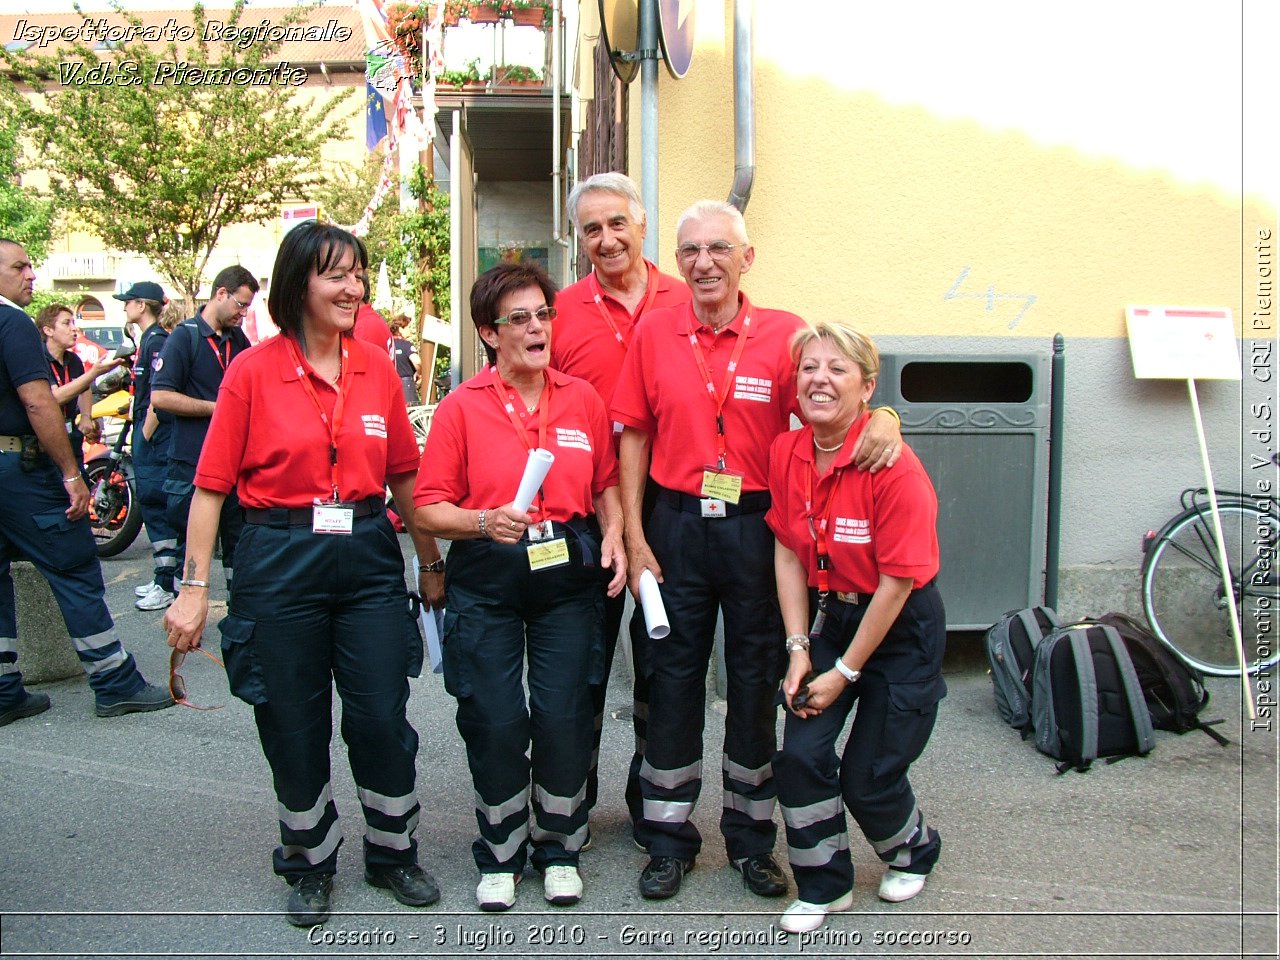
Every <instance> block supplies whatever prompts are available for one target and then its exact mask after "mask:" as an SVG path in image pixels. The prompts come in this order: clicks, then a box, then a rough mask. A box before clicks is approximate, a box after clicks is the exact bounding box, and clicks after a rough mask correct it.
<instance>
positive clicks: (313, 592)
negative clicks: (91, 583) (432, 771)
mask: <svg viewBox="0 0 1280 960" xmlns="http://www.w3.org/2000/svg"><path fill="white" fill-rule="evenodd" d="M367 268H368V255H367V254H366V252H365V247H364V244H363V243H361V241H360V240H358V239H357V238H356V237H354V236H352V235H351V234H349V233H347V232H346V231H345V230H342V229H341V228H339V227H335V226H331V225H329V224H324V223H317V222H316V221H314V220H311V221H306V222H304V223H302V224H300V225H299V226H297V227H295V228H294V229H293V230H291V231H290V232H289V233H288V234H287V235H286V236H285V239H284V242H283V243H282V244H281V245H280V250H279V252H278V254H277V255H276V262H275V269H274V270H273V271H272V275H271V276H272V281H273V282H272V284H271V295H270V308H271V316H272V317H273V318H274V319H275V321H276V323H278V324H279V326H280V330H281V334H282V335H281V336H278V337H273V338H271V339H270V340H267V341H264V342H263V343H260V344H258V345H257V346H256V347H253V348H252V349H250V350H247V351H245V352H244V353H242V354H241V355H239V356H237V357H236V358H235V359H234V360H233V361H232V363H231V364H230V366H229V367H228V368H227V373H226V377H225V379H224V380H223V382H222V387H221V392H220V394H219V396H218V404H217V410H216V411H215V413H214V415H213V420H212V422H211V423H210V425H209V434H208V437H207V439H206V440H205V443H204V449H203V451H202V453H201V456H200V463H199V466H198V468H197V471H196V477H195V485H196V492H195V498H194V500H193V501H192V504H191V515H190V521H189V533H188V539H187V565H186V569H185V571H184V574H183V579H182V581H181V583H180V586H181V592H180V593H179V595H178V599H177V601H176V602H175V603H174V605H173V606H171V607H170V608H169V612H168V614H167V615H166V616H165V627H166V629H167V630H168V633H169V643H170V645H172V646H173V647H174V649H175V651H185V650H189V649H190V648H192V647H195V646H199V644H200V634H201V630H202V629H203V627H204V624H205V619H206V617H207V616H208V610H209V583H208V581H209V565H210V557H211V554H212V551H213V541H214V535H215V533H216V530H217V526H218V518H219V513H220V511H221V508H222V503H223V500H224V499H225V498H226V496H227V494H228V493H229V492H230V491H231V490H232V489H235V490H236V491H237V493H238V494H239V497H240V502H241V503H242V504H243V506H244V508H245V527H244V533H243V535H242V537H241V539H240V544H239V546H238V547H237V549H236V567H235V569H236V580H235V584H234V587H233V589H232V591H231V600H230V605H229V609H228V613H227V617H226V618H225V619H224V620H223V621H222V622H221V623H220V624H219V629H220V630H221V631H222V652H223V656H224V658H225V660H226V665H227V676H228V679H229V681H230V684H231V691H232V693H234V694H235V695H236V696H238V697H240V698H241V699H242V700H244V701H246V702H248V703H251V704H253V708H254V719H255V720H256V721H257V725H258V736H259V738H260V739H261V741H262V748H263V751H264V752H265V754H266V757H267V762H268V763H269V764H270V765H271V773H272V779H273V780H274V782H275V789H276V799H277V810H278V813H279V818H280V846H278V847H277V848H276V850H275V854H274V858H273V860H274V867H275V872H276V873H277V874H278V875H279V876H281V877H283V878H284V879H285V880H286V881H288V883H289V884H290V886H291V887H292V891H291V892H290V895H289V900H288V907H287V913H288V919H289V922H290V923H292V924H294V925H296V926H308V927H309V926H313V925H314V924H317V923H322V922H323V921H324V920H325V919H326V918H327V917H328V915H329V896H330V892H331V889H332V882H333V874H334V872H335V871H336V870H337V862H338V847H339V845H340V844H341V842H342V829H341V827H340V825H339V824H338V811H337V807H336V806H335V805H334V801H333V793H332V789H331V787H330V775H329V760H330V756H329V751H330V740H331V739H332V727H333V720H332V706H331V701H332V685H333V684H334V683H336V684H337V687H338V694H339V695H340V696H341V697H342V706H343V709H342V738H343V740H345V741H346V743H347V748H348V751H349V756H350V761H351V772H352V774H353V775H354V777H355V782H356V787H357V790H356V793H357V795H358V796H359V798H360V805H361V807H362V809H363V812H364V818H365V834H364V864H365V880H366V881H367V882H368V883H370V884H372V885H373V886H375V887H383V888H386V889H389V890H391V892H392V895H393V896H394V897H395V898H396V899H397V900H399V901H400V902H401V903H404V904H407V905H409V906H415V907H420V906H426V905H427V904H430V903H434V902H435V901H436V900H437V899H439V896H440V891H439V889H438V887H437V886H436V883H435V881H434V880H433V879H432V878H431V877H430V876H429V875H428V874H427V873H426V872H425V871H423V870H422V868H421V867H419V866H418V850H417V841H415V840H414V839H413V832H414V829H415V828H416V827H417V824H418V818H419V813H420V808H419V805H418V799H417V795H416V793H415V786H414V784H415V767H414V763H415V759H416V757H417V752H418V734H417V733H416V732H415V731H414V729H413V727H412V726H410V725H409V721H408V719H407V717H406V715H405V707H406V704H407V703H408V699H409V684H408V681H407V679H406V677H409V676H417V675H418V674H419V673H420V672H421V666H422V638H421V635H420V634H419V633H418V629H417V625H416V623H415V622H414V620H413V619H412V616H411V614H410V612H409V600H408V595H407V592H406V590H405V583H404V561H403V559H402V557H401V553H400V544H399V542H398V541H397V539H396V535H395V533H394V532H393V531H392V529H391V524H390V522H389V521H388V520H387V515H386V514H387V512H386V510H385V509H384V500H383V497H384V491H385V488H386V487H388V486H389V487H390V488H391V492H392V494H393V496H394V497H395V500H396V503H397V505H398V507H399V509H400V510H401V512H402V514H405V515H407V513H406V511H408V510H410V509H411V504H412V494H413V483H414V477H415V474H416V470H417V463H418V446H417V442H416V440H415V439H414V434H413V429H412V427H410V425H409V418H408V415H407V413H406V412H405V406H404V400H403V398H402V397H401V393H400V382H399V380H398V379H397V377H396V374H395V368H394V367H392V365H391V360H390V358H389V357H388V356H387V354H386V353H385V352H384V351H382V350H379V349H377V348H375V347H373V346H371V345H369V344H367V343H364V342H363V341H360V340H357V339H355V338H354V337H353V336H351V329H352V325H353V323H354V321H355V314H356V308H357V307H359V305H360V300H361V295H362V293H363V290H362V286H361V282H360V278H361V276H362V275H363V274H364V272H365V270H366V269H367ZM413 540H414V546H415V548H416V549H417V552H418V557H419V559H420V561H421V564H422V568H423V570H424V571H427V572H424V574H423V577H422V579H421V581H420V582H419V588H420V590H421V592H422V594H423V596H424V597H426V598H427V600H428V602H432V603H433V604H434V605H437V606H438V605H439V604H440V602H441V601H442V599H443V593H444V589H443V587H444V584H443V574H442V571H443V561H442V560H441V559H440V554H439V552H438V550H437V548H436V545H435V542H434V541H433V540H431V539H430V538H428V537H425V536H421V535H419V534H416V533H415V534H414V535H413Z"/></svg>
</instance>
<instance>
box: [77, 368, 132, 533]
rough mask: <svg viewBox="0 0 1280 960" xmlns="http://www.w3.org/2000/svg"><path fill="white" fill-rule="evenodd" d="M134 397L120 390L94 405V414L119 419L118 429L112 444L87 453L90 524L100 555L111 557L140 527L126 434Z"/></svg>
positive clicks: (86, 468) (130, 422)
mask: <svg viewBox="0 0 1280 960" xmlns="http://www.w3.org/2000/svg"><path fill="white" fill-rule="evenodd" d="M132 402H133V397H132V396H130V395H129V394H128V393H126V392H125V391H123V390H119V391H116V392H114V393H111V394H109V395H108V396H106V397H103V398H102V399H101V400H99V401H98V402H97V403H95V404H94V405H93V417H94V419H98V418H99V417H112V418H118V419H119V420H120V432H119V433H117V434H116V439H115V442H114V443H112V444H111V446H106V445H104V444H97V445H95V446H94V447H91V448H90V450H89V453H91V454H92V456H86V462H85V465H84V472H85V478H86V483H87V484H88V486H89V493H90V494H91V495H92V498H91V499H90V501H89V525H90V528H91V529H92V530H93V538H94V540H95V541H96V542H97V548H98V556H99V557H103V558H105V557H114V556H116V555H117V554H120V553H123V552H124V551H125V550H127V549H128V548H129V546H130V545H131V544H132V543H133V541H134V540H135V539H137V536H138V531H140V530H141V529H142V509H141V508H140V507H139V506H138V497H137V486H136V484H135V483H134V479H133V457H132V456H131V454H130V451H129V433H130V430H131V428H132V426H133V418H132V417H131V416H130V412H131V411H130V406H131V404H132Z"/></svg>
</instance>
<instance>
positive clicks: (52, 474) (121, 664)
mask: <svg viewBox="0 0 1280 960" xmlns="http://www.w3.org/2000/svg"><path fill="white" fill-rule="evenodd" d="M0 491H3V495H0V709H7V708H8V707H10V706H13V705H14V704H16V703H18V702H19V701H21V700H23V699H24V697H25V694H24V692H23V686H22V673H21V671H20V670H19V668H18V618H17V604H16V601H15V597H14V592H13V577H12V575H11V574H10V561H11V560H13V559H26V560H30V561H31V562H32V563H33V564H34V565H35V567H36V569H37V570H39V571H40V573H41V575H42V576H43V577H44V578H45V579H46V580H48V581H49V587H50V589H51V590H52V591H53V597H54V599H55V600H56V601H57V603H58V609H59V610H60V611H61V612H62V619H63V621H64V622H65V623H66V625H67V633H69V634H70V635H71V641H72V643H74V644H75V648H76V656H77V657H79V659H80V664H81V665H82V666H83V667H84V672H85V673H86V674H88V677H89V686H90V688H91V689H92V690H93V693H94V696H95V697H96V698H97V700H98V701H99V702H100V703H101V702H109V701H112V700H118V699H120V698H121V697H125V696H128V695H130V694H134V693H137V692H138V691H139V690H141V689H142V687H143V686H144V685H145V683H146V681H145V680H144V679H143V677H142V674H141V673H139V672H138V667H137V664H136V663H134V661H133V657H131V656H129V654H128V653H127V652H126V651H125V650H124V648H123V647H122V646H121V645H120V639H119V637H118V636H117V635H116V628H115V623H114V621H112V619H111V613H110V612H109V611H108V610H107V604H106V600H105V599H104V592H105V590H104V587H103V583H102V567H101V565H100V564H99V563H98V549H97V544H96V543H95V542H94V539H93V533H92V532H91V531H90V529H89V520H88V518H87V517H82V518H81V519H79V520H68V519H67V513H66V511H67V506H68V500H67V491H66V487H64V486H63V485H62V475H61V474H60V473H59V472H58V468H57V467H55V466H54V465H53V463H52V462H51V461H50V460H49V458H48V457H45V456H43V455H41V456H39V457H37V458H36V462H35V463H34V464H33V465H32V469H31V470H30V471H24V470H23V469H22V467H21V465H20V463H19V455H18V454H16V453H0Z"/></svg>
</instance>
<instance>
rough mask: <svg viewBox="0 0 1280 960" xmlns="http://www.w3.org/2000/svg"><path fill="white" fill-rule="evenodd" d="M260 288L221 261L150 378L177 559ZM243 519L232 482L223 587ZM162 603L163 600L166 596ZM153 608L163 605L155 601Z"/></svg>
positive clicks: (225, 515)
mask: <svg viewBox="0 0 1280 960" xmlns="http://www.w3.org/2000/svg"><path fill="white" fill-rule="evenodd" d="M257 292H258V281H257V280H255V279H254V278H253V274H251V273H250V272H249V271H248V270H246V269H245V268H244V267H241V266H231V267H224V268H223V269H222V270H220V271H219V272H218V275H217V276H216V277H214V278H213V293H212V294H210V296H209V302H208V303H206V304H205V305H204V306H203V307H201V308H200V309H199V310H197V311H196V315H195V316H194V317H192V318H191V319H190V320H183V321H182V323H180V324H178V325H177V326H176V327H174V328H173V333H171V334H169V339H168V341H167V342H166V343H165V345H164V349H163V350H162V351H161V352H160V359H159V363H158V364H156V367H155V371H154V373H153V374H152V378H151V404H152V406H153V407H155V409H156V410H157V411H158V412H162V413H170V414H172V415H173V417H174V424H173V438H172V439H171V440H170V442H169V468H168V473H167V478H166V480H165V483H164V490H165V494H166V495H167V499H168V517H169V522H170V523H171V524H172V525H173V528H174V530H176V531H177V535H178V545H177V556H178V560H179V564H181V560H182V557H183V555H184V554H185V553H186V548H187V514H188V513H189V512H190V510H191V498H192V496H193V495H194V493H195V478H196V464H197V463H198V462H199V461H200V450H201V449H202V448H203V447H204V437H205V434H206V433H208V431H209V421H210V420H211V419H212V418H213V405H214V402H215V401H216V400H217V399H218V388H219V387H221V386H222V376H223V374H224V373H226V370H227V366H228V365H229V364H230V363H231V361H232V359H234V358H235V356H236V355H237V354H239V353H241V352H242V351H245V350H248V349H249V338H248V337H247V336H245V333H244V331H243V330H241V329H240V324H241V322H242V321H243V320H244V316H245V313H246V312H247V311H248V310H249V306H250V305H251V304H252V303H253V298H254V295H255V294H257ZM243 526H244V517H243V512H242V511H241V509H240V501H239V500H238V499H237V498H236V494H235V491H234V490H233V491H232V492H231V493H230V494H228V495H227V499H226V500H224V501H223V504H222V518H221V522H220V523H219V524H218V537H219V540H220V544H221V547H222V569H223V571H224V572H225V573H226V578H227V587H228V588H230V586H231V570H232V565H233V562H234V560H235V552H236V544H237V543H238V542H239V540H240V529H241V528H242V527H243ZM164 606H168V604H167V603H166V604H164ZM152 609H157V610H158V609H161V607H158V606H157V607H153V608H152Z"/></svg>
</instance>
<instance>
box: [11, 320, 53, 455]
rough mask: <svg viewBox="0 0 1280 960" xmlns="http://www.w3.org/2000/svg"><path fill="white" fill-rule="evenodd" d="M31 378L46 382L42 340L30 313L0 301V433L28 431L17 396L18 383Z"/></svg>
mask: <svg viewBox="0 0 1280 960" xmlns="http://www.w3.org/2000/svg"><path fill="white" fill-rule="evenodd" d="M32 380H43V381H45V382H46V383H48V382H49V365H48V364H46V363H45V360H44V342H43V341H42V340H41V338H40V334H39V332H38V331H37V330H36V325H35V324H34V323H32V322H31V318H30V317H28V316H27V315H26V314H25V313H23V312H22V311H21V310H18V309H17V308H15V307H11V306H9V305H8V304H7V303H0V434H3V435H4V436H7V437H21V436H26V435H29V434H30V433H31V432H32V430H31V421H30V420H28V419H27V410H26V407H24V406H23V405H22V401H21V400H20V399H19V398H18V387H20V386H22V385H23V384H24V383H30V382H31V381H32Z"/></svg>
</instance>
